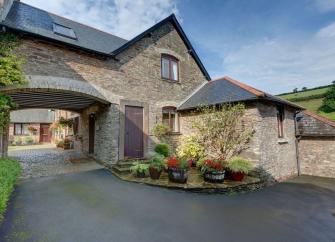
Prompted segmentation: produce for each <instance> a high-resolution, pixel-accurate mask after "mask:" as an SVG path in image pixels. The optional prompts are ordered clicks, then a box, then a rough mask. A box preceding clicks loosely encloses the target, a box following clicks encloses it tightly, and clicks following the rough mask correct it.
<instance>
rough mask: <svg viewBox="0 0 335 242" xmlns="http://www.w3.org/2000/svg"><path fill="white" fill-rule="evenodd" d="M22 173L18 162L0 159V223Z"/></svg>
mask: <svg viewBox="0 0 335 242" xmlns="http://www.w3.org/2000/svg"><path fill="white" fill-rule="evenodd" d="M20 173H21V167H20V165H19V163H18V161H17V160H15V159H10V158H3V159H0V221H1V220H2V219H3V215H4V212H5V210H6V207H7V202H8V199H9V197H10V194H11V192H12V191H13V188H14V185H15V182H16V180H17V178H18V176H19V175H20Z"/></svg>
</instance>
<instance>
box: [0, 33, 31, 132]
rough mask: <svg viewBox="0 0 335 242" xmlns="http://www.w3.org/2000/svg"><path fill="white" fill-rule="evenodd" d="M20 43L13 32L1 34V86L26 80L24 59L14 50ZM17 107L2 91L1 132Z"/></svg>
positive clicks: (0, 104) (0, 106)
mask: <svg viewBox="0 0 335 242" xmlns="http://www.w3.org/2000/svg"><path fill="white" fill-rule="evenodd" d="M19 44H20V41H19V38H18V36H16V35H14V34H11V33H4V34H0V86H2V87H5V86H13V85H16V86H18V85H22V84H24V83H25V82H26V79H25V76H24V74H23V71H22V64H23V59H22V58H20V57H18V56H16V55H15V54H14V53H13V50H14V49H15V48H16V47H17V46H18V45H19ZM15 108H16V104H15V102H14V101H13V100H12V99H11V97H10V96H8V95H6V94H4V93H0V132H2V131H3V129H4V128H5V127H6V126H7V125H8V123H9V114H10V111H11V110H13V109H15Z"/></svg>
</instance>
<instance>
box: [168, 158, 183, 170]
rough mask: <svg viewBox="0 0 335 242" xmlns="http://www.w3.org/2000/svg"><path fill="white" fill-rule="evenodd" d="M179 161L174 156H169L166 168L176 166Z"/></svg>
mask: <svg viewBox="0 0 335 242" xmlns="http://www.w3.org/2000/svg"><path fill="white" fill-rule="evenodd" d="M179 165H180V161H179V160H178V159H177V158H175V157H170V158H169V159H168V161H167V166H168V168H178V167H179Z"/></svg>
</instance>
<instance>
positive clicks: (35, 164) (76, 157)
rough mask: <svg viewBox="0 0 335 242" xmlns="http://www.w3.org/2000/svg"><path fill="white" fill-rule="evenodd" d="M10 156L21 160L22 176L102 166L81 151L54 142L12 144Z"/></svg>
mask: <svg viewBox="0 0 335 242" xmlns="http://www.w3.org/2000/svg"><path fill="white" fill-rule="evenodd" d="M8 155H9V156H12V157H15V158H17V159H18V160H19V162H20V164H21V167H22V170H23V171H22V176H21V178H31V177H41V176H51V175H57V174H64V173H72V172H81V171H88V170H93V169H99V168H101V166H100V165H98V164H97V163H96V162H94V161H93V160H91V159H88V158H86V157H85V156H83V155H82V154H81V153H80V152H76V151H74V150H63V149H59V148H56V147H55V145H54V144H42V145H31V146H10V147H9V152H8Z"/></svg>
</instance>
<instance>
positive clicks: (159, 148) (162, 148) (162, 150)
mask: <svg viewBox="0 0 335 242" xmlns="http://www.w3.org/2000/svg"><path fill="white" fill-rule="evenodd" d="M155 152H156V153H158V154H161V155H163V156H164V157H168V156H169V145H168V144H165V143H161V144H157V145H156V146H155Z"/></svg>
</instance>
